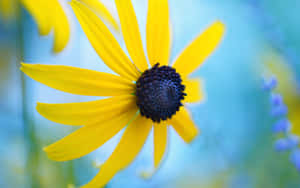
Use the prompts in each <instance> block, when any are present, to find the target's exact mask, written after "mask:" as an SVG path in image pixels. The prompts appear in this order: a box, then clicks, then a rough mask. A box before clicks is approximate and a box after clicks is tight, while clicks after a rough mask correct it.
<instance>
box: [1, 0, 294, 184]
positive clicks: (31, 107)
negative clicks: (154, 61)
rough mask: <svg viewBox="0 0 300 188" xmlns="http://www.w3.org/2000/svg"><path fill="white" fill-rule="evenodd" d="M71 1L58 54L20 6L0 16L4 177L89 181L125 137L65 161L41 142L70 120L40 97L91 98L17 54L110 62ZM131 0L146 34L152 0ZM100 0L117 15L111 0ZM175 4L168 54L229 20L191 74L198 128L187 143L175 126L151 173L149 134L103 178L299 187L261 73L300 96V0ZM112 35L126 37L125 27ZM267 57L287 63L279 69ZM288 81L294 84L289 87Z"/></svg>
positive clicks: (58, 134)
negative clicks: (47, 80)
mask: <svg viewBox="0 0 300 188" xmlns="http://www.w3.org/2000/svg"><path fill="white" fill-rule="evenodd" d="M0 1H4V0H0ZM66 2H67V1H66V0H65V2H63V0H62V3H63V4H64V7H65V11H66V12H67V14H68V16H69V20H70V23H71V31H72V32H71V40H70V43H69V44H68V46H67V47H66V49H65V50H64V51H63V52H62V53H59V54H53V53H52V50H51V49H52V43H53V36H52V35H49V36H46V37H45V36H43V37H41V36H39V33H38V29H37V25H36V23H35V21H34V19H33V18H32V16H31V15H30V14H29V13H28V12H27V11H26V10H25V9H24V8H22V7H20V9H19V10H18V11H17V12H18V13H16V14H15V18H10V19H7V18H6V17H5V16H3V14H2V16H1V19H0V20H1V22H0V23H1V24H0V125H1V129H0V167H1V168H0V187H4V188H10V187H12V188H13V187H57V188H60V187H77V186H79V185H83V184H85V183H86V182H88V181H89V180H90V179H91V178H92V177H93V176H94V175H95V174H96V173H97V171H98V169H97V167H98V166H99V164H101V163H102V162H103V161H105V159H106V158H107V157H108V156H109V154H110V153H111V152H112V151H113V148H114V146H115V145H116V144H117V143H118V139H119V138H120V135H121V134H118V135H117V136H116V137H114V139H112V140H111V141H109V142H108V143H106V144H105V145H104V146H103V147H101V148H99V149H98V150H97V151H95V152H93V153H91V154H89V155H88V156H85V157H83V158H80V159H77V160H74V161H69V162H63V163H60V162H55V161H51V160H49V159H48V158H47V156H46V154H45V153H44V152H43V151H42V148H43V147H44V146H46V145H48V144H50V143H52V142H54V141H56V140H58V139H60V138H62V137H64V136H65V135H67V134H69V133H71V132H72V131H73V130H74V128H73V127H70V126H65V125H60V124H56V123H53V122H50V121H48V120H46V119H44V118H43V117H41V116H40V115H39V114H38V113H37V112H36V111H35V105H36V102H37V101H39V102H46V103H60V102H61V103H63V102H78V101H87V100H90V99H92V98H90V97H80V96H75V95H70V94H66V93H62V92H59V91H56V90H54V89H51V88H48V87H46V86H44V85H41V84H39V83H37V82H34V81H33V80H31V79H29V78H27V77H25V76H24V75H23V74H22V73H21V72H20V71H19V67H20V61H25V62H28V63H43V64H59V65H71V66H76V67H82V68H89V69H93V70H99V71H107V72H109V71H110V70H109V69H108V68H107V67H106V66H105V64H104V63H103V62H102V61H101V60H100V58H99V57H98V56H97V54H96V53H95V51H94V50H93V48H92V47H91V45H90V44H89V42H88V40H87V38H86V36H85V35H84V33H83V31H82V29H81V27H80V25H79V23H78V22H77V20H76V19H75V16H74V15H73V13H72V10H71V9H70V7H69V6H68V5H67V3H66ZM132 2H133V4H134V7H135V10H136V13H137V16H138V21H139V24H140V30H141V33H142V36H143V39H145V23H146V13H147V0H132ZM104 3H105V4H106V5H107V6H108V8H109V10H111V12H112V13H113V15H117V13H116V10H115V7H114V4H113V1H112V0H104ZM169 4H170V14H171V20H172V31H173V49H172V56H171V60H174V59H175V58H176V56H177V54H179V53H180V52H181V51H182V50H183V48H184V47H185V46H186V45H187V44H188V43H189V42H190V41H191V40H192V39H194V38H195V37H196V36H197V34H199V33H201V32H202V31H203V30H204V29H205V28H206V27H208V26H209V25H210V24H211V23H212V22H214V21H215V20H221V21H222V22H223V23H225V25H226V34H225V37H224V39H223V41H222V43H221V45H220V46H219V47H218V48H217V50H216V51H215V52H214V53H213V54H212V55H211V56H210V58H209V59H208V60H207V61H206V62H205V64H204V65H203V66H202V67H201V69H199V70H198V71H196V72H195V73H194V74H193V76H200V77H202V78H203V79H204V81H205V91H206V100H205V101H204V102H203V103H201V104H197V105H191V106H190V109H191V111H192V115H193V118H194V120H195V122H196V123H197V125H198V126H199V128H200V129H201V135H200V136H198V137H197V138H196V139H195V140H194V141H193V142H192V143H191V144H190V145H187V144H185V143H184V142H183V141H182V140H181V139H180V137H179V136H178V135H176V134H175V132H174V131H171V136H170V138H169V146H168V154H167V156H166V157H165V159H164V163H163V165H162V166H161V168H160V169H159V171H158V172H157V173H156V174H155V175H154V176H153V177H152V178H151V179H145V178H144V177H143V172H145V171H147V170H149V169H151V167H152V165H153V164H152V163H153V161H152V152H153V146H152V140H151V139H148V142H147V143H146V145H145V147H144V149H143V151H142V152H141V154H140V155H139V156H138V157H137V159H136V160H135V161H134V163H133V164H132V165H130V166H129V167H128V168H127V169H125V170H124V171H122V172H120V173H118V174H117V175H116V176H115V177H114V178H113V179H112V180H111V182H110V183H109V184H108V185H107V187H112V188H114V187H130V188H135V187H149V188H152V187H172V188H173V187H179V188H181V187H192V188H194V187H208V188H210V187H212V188H222V187H229V188H256V187H258V188H260V187H272V188H277V187H278V188H296V187H300V168H298V171H297V168H296V167H295V165H294V164H293V163H291V161H290V152H277V151H276V150H275V149H274V144H275V143H276V140H277V139H278V138H279V137H281V135H278V134H274V133H273V132H272V126H273V124H274V122H275V121H276V118H274V117H273V116H272V115H271V113H270V111H271V105H270V92H268V91H265V90H263V89H262V85H263V78H264V77H266V76H268V75H270V74H271V75H272V74H275V76H276V77H278V79H279V85H280V84H283V85H281V86H282V87H280V88H279V90H278V92H279V93H281V94H282V95H283V97H284V100H286V101H292V102H291V104H294V103H293V101H297V100H300V95H298V82H297V80H298V76H299V75H300V72H299V71H300V65H299V62H300V56H299V53H298V52H299V51H300V37H299V33H300V24H299V10H300V2H299V1H298V0H286V1H283V0H226V1H220V0H185V1H180V0H169ZM116 36H117V38H118V40H119V42H120V43H121V45H122V46H123V47H125V45H124V42H123V41H122V38H121V37H120V35H118V34H117V35H116ZM144 41H145V40H144ZM187 63H188V62H187ZM270 64H272V67H274V66H275V67H278V66H279V67H284V68H279V69H276V70H277V71H275V73H274V71H273V72H272V70H273V69H272V68H271V69H272V70H271V71H270ZM281 78H282V79H284V82H282V83H281V80H280V79H281ZM286 85H288V86H289V87H283V86H286ZM291 88H292V89H291ZM291 96H292V97H293V98H292V99H290V98H289V97H291ZM288 107H289V106H288ZM297 109H298V108H297V106H294V107H293V108H290V109H289V114H290V113H293V114H295V115H294V116H293V117H291V118H293V121H292V122H291V123H292V127H293V128H292V131H293V134H298V133H299V131H298V130H299V129H300V124H297V116H298V113H297ZM299 109H300V108H299ZM289 117H290V116H289ZM299 117H300V114H299ZM297 127H298V128H297ZM297 131H298V132H297ZM149 138H150V137H149Z"/></svg>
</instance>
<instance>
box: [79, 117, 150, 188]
mask: <svg viewBox="0 0 300 188" xmlns="http://www.w3.org/2000/svg"><path fill="white" fill-rule="evenodd" d="M151 128H152V121H150V120H148V119H146V118H143V117H141V116H140V115H138V117H137V118H136V119H135V120H134V121H133V122H132V123H131V124H130V125H129V126H128V128H127V129H126V130H125V132H124V135H123V137H122V138H121V140H120V143H119V144H118V145H117V147H116V149H115V151H114V152H113V153H112V155H111V156H110V157H109V158H108V160H107V161H106V162H105V163H104V164H103V165H102V166H101V169H100V172H99V173H98V174H97V175H96V177H95V178H94V179H93V180H92V181H91V182H89V183H88V184H86V185H85V186H83V187H84V188H88V187H103V186H104V185H106V184H107V183H108V182H109V180H110V179H111V178H112V177H113V176H114V175H115V174H116V173H117V172H119V171H120V170H122V169H124V168H125V167H127V166H128V165H129V164H130V163H131V162H132V161H133V160H134V159H135V157H136V156H137V155H138V153H139V152H140V150H141V149H142V147H143V145H144V143H145V141H146V139H147V137H148V135H149V133H150V131H151Z"/></svg>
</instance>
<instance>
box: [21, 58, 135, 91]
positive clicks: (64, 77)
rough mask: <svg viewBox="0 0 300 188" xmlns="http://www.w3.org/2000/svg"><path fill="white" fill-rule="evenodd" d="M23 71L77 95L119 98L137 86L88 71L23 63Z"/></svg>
mask: <svg viewBox="0 0 300 188" xmlns="http://www.w3.org/2000/svg"><path fill="white" fill-rule="evenodd" d="M21 70H22V71H23V72H24V73H25V74H26V75H28V76H29V77H31V78H32V79H34V80H36V81H38V82H40V83H42V84H45V85H47V86H49V87H52V88H54V89H57V90H60V91H64V92H68V93H72V94H77V95H87V96H117V95H124V94H125V95H126V94H131V93H133V92H134V90H135V84H133V83H131V82H130V81H128V80H126V79H124V78H122V77H120V76H116V75H113V74H109V73H103V72H97V71H92V70H88V69H81V68H75V67H70V66H62V65H40V64H25V63H22V66H21Z"/></svg>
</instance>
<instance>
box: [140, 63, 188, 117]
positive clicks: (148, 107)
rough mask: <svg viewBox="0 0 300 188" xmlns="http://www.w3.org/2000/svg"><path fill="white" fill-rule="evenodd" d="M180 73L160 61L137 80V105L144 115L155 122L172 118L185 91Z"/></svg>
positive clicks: (180, 104)
mask: <svg viewBox="0 0 300 188" xmlns="http://www.w3.org/2000/svg"><path fill="white" fill-rule="evenodd" d="M184 89H185V86H184V85H182V80H181V78H180V75H179V74H178V73H177V72H176V70H175V69H174V68H172V67H169V66H161V67H159V63H157V64H156V65H154V66H153V67H152V68H151V69H149V70H146V71H145V72H144V73H143V74H142V75H141V77H140V78H139V79H138V81H137V82H136V96H137V106H138V107H139V108H140V113H141V115H142V116H145V117H147V118H150V119H152V121H154V122H160V121H161V120H167V119H168V118H171V117H172V116H173V115H174V114H175V113H176V112H177V111H178V110H179V108H180V106H182V103H181V100H183V99H184V96H186V94H185V93H184V92H183V91H184Z"/></svg>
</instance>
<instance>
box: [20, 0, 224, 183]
mask: <svg viewBox="0 0 300 188" xmlns="http://www.w3.org/2000/svg"><path fill="white" fill-rule="evenodd" d="M115 3H116V6H117V10H118V14H119V18H120V23H121V30H122V34H123V37H124V40H125V43H126V47H127V50H128V52H129V54H130V57H131V59H129V57H128V56H127V55H126V54H125V52H124V51H123V50H122V48H121V47H120V45H119V44H118V42H117V40H116V39H115V38H114V37H113V35H112V34H111V33H110V31H109V29H108V28H107V27H106V25H105V24H104V23H103V22H102V21H101V19H99V17H98V16H97V15H96V14H95V13H94V12H93V10H92V9H91V8H89V7H87V6H85V4H84V3H81V1H79V0H73V1H72V2H71V3H70V4H71V6H72V8H73V10H74V12H75V15H76V16H77V18H78V20H79V22H80V24H81V26H82V28H83V30H84V32H85V34H86V35H87V38H88V39H89V41H90V42H91V44H92V46H93V47H94V49H95V50H96V52H97V53H98V55H99V56H100V57H101V59H102V60H103V61H104V63H105V64H106V65H107V66H108V67H110V68H111V69H112V70H113V71H114V72H115V73H116V74H118V75H114V74H109V73H102V72H97V71H92V70H87V69H81V68H74V67H69V66H54V65H39V64H36V65H32V64H22V67H21V70H22V71H23V72H24V73H25V74H27V75H28V76H29V77H31V78H33V79H35V80H36V81H38V82H41V83H43V84H45V85H47V86H50V87H52V88H54V89H57V90H60V91H64V92H68V93H72V94H78V95H87V96H106V97H108V98H106V99H101V100H97V101H91V102H82V103H68V104H44V103H38V105H37V111H38V112H39V113H40V114H41V115H42V116H44V117H45V118H47V119H49V120H52V121H54V122H57V123H61V124H66V125H78V126H81V125H83V127H81V128H79V129H78V130H77V131H75V132H73V133H72V134H70V135H68V136H66V137H65V138H63V139H61V140H59V141H58V142H56V143H54V144H52V145H50V146H48V147H46V148H45V151H46V152H47V154H48V156H49V157H50V158H51V159H53V160H56V161H67V160H72V159H76V158H79V157H82V156H84V155H86V154H88V153H90V152H92V151H94V150H95V149H97V148H99V147H100V146H102V145H103V144H104V143H105V142H106V141H108V140H109V139H111V138H112V137H113V136H114V135H116V134H117V133H118V132H119V131H121V130H122V129H124V128H125V127H126V126H127V127H126V128H125V131H124V134H123V136H122V138H121V140H120V142H119V144H118V145H117V147H116V148H115V150H114V152H113V153H112V154H111V156H110V157H109V158H108V159H107V161H106V162H105V163H104V164H103V165H102V166H101V169H100V172H99V173H98V174H97V175H96V177H95V178H94V179H93V180H92V181H91V182H89V183H88V184H87V185H85V186H84V187H101V186H104V185H105V184H107V182H109V180H110V179H111V178H112V177H113V176H114V175H115V174H116V173H117V172H119V171H120V170H122V169H123V168H125V167H127V166H128V165H129V164H130V163H131V162H132V161H133V160H134V159H135V157H136V156H137V154H138V153H139V152H140V150H141V149H142V147H143V145H144V143H145V141H146V139H147V137H148V135H149V133H150V131H151V130H152V129H153V132H154V134H153V135H154V136H153V142H154V166H155V167H158V166H159V164H160V162H161V160H162V158H163V156H164V153H165V150H166V146H167V136H168V126H171V127H173V128H174V129H175V130H176V132H177V133H178V134H179V135H180V137H181V138H182V139H183V140H184V141H185V142H187V143H189V142H191V141H192V140H193V139H194V138H195V136H196V135H197V134H198V129H197V127H196V125H195V124H194V122H193V121H192V119H191V117H190V115H189V113H188V111H187V109H186V107H185V104H186V103H194V102H198V101H200V100H201V99H202V98H203V94H202V92H201V82H200V80H199V79H191V78H188V76H189V74H190V73H192V72H193V71H194V70H195V69H196V68H197V67H199V65H201V63H202V62H203V61H204V60H205V59H206V58H207V57H208V56H209V55H210V53H211V52H212V51H213V50H214V49H215V48H216V47H217V45H218V44H219V42H220V40H221V38H222V36H223V33H224V25H223V24H222V23H221V22H219V21H217V22H215V23H214V24H212V25H211V26H210V27H209V28H208V29H207V30H205V31H204V32H203V33H202V34H201V35H200V36H198V37H197V38H196V39H195V40H194V41H193V42H192V43H191V44H190V45H189V46H188V47H187V48H186V49H185V50H184V51H183V52H182V53H181V55H180V56H179V57H178V58H177V60H176V61H175V62H174V64H173V66H170V65H171V64H169V54H170V41H171V38H170V28H169V25H170V23H169V10H168V1H167V0H149V8H148V18H147V33H146V34H147V52H148V58H149V61H147V59H146V56H145V53H144V50H143V44H142V40H141V36H140V32H139V27H138V24H137V19H136V16H135V13H134V9H133V6H132V4H131V1H130V0H115ZM148 62H149V63H150V65H151V67H148Z"/></svg>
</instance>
